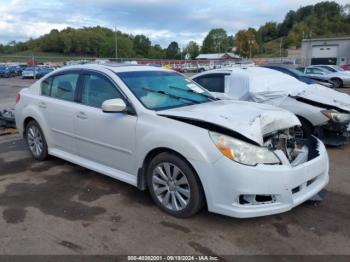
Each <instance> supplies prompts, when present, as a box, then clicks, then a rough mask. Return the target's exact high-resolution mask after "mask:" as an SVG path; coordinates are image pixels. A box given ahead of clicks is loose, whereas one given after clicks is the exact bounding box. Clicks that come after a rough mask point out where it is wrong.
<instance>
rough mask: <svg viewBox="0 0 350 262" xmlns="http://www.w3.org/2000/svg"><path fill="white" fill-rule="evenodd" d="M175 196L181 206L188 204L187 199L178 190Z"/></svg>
mask: <svg viewBox="0 0 350 262" xmlns="http://www.w3.org/2000/svg"><path fill="white" fill-rule="evenodd" d="M175 197H176V199H177V200H178V202H179V203H180V206H181V208H184V207H185V206H186V204H187V202H186V200H185V199H183V197H182V196H181V195H180V193H179V192H177V191H176V192H175Z"/></svg>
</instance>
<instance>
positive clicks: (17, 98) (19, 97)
mask: <svg viewBox="0 0 350 262" xmlns="http://www.w3.org/2000/svg"><path fill="white" fill-rule="evenodd" d="M20 99H21V95H20V93H17V95H16V104H17V103H18V102H19V100H20Z"/></svg>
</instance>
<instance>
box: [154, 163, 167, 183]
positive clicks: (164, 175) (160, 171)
mask: <svg viewBox="0 0 350 262" xmlns="http://www.w3.org/2000/svg"><path fill="white" fill-rule="evenodd" d="M155 172H156V173H157V174H159V175H160V176H161V177H162V178H163V179H164V180H165V181H168V180H169V179H168V177H167V175H166V174H165V173H164V171H163V169H162V167H161V166H158V167H157V168H156V170H155Z"/></svg>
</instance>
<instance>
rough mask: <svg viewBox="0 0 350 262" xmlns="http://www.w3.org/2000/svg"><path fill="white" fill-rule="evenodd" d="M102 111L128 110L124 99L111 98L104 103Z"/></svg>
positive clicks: (116, 111)
mask: <svg viewBox="0 0 350 262" xmlns="http://www.w3.org/2000/svg"><path fill="white" fill-rule="evenodd" d="M102 111H103V112H105V113H118V112H125V111H126V104H125V102H124V101H123V99H120V98H116V99H109V100H106V101H104V102H103V103H102Z"/></svg>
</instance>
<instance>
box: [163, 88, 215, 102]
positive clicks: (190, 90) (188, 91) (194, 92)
mask: <svg viewBox="0 0 350 262" xmlns="http://www.w3.org/2000/svg"><path fill="white" fill-rule="evenodd" d="M169 88H173V89H176V90H180V91H183V92H187V93H192V94H197V95H200V96H203V97H206V98H208V99H210V100H212V101H217V100H220V99H218V98H216V97H214V96H209V95H207V94H203V93H198V92H196V91H194V90H192V89H188V90H185V89H183V88H181V87H177V86H169Z"/></svg>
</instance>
